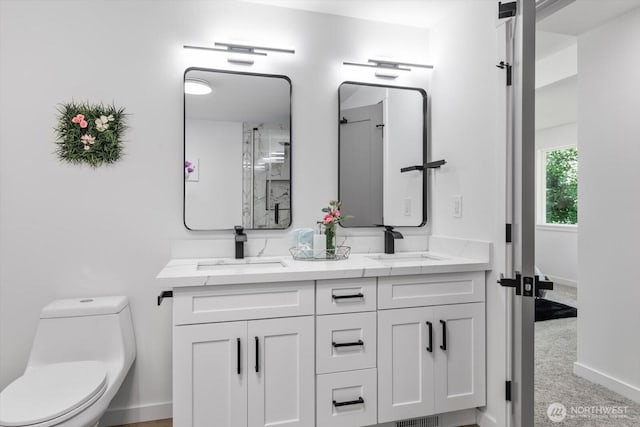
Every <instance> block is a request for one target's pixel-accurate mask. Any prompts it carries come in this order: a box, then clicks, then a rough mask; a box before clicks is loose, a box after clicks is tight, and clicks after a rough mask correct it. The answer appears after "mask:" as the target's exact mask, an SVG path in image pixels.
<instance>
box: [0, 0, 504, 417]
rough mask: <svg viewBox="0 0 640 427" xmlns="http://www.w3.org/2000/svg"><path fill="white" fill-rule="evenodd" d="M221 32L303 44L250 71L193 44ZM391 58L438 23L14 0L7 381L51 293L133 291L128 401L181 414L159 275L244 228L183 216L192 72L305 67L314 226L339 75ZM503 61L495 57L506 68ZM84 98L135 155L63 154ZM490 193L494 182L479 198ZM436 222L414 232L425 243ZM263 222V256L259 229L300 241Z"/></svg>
mask: <svg viewBox="0 0 640 427" xmlns="http://www.w3.org/2000/svg"><path fill="white" fill-rule="evenodd" d="M490 9H491V13H486V14H485V15H486V16H487V17H489V16H492V15H493V13H494V11H493V9H494V8H493V5H492V7H491V8H490ZM485 15H483V16H485ZM473 21H475V19H474V20H472V22H473ZM455 27H456V29H455V31H453V30H452V34H456V33H457V32H458V31H459V30H458V26H457V25H456V26H455ZM214 40H219V41H230V40H235V41H238V40H243V41H245V42H249V43H251V42H253V43H257V44H261V45H273V46H282V47H289V46H291V47H293V48H295V49H296V54H295V55H286V54H276V53H274V54H271V53H270V54H269V56H268V57H264V58H261V57H256V58H255V60H256V63H255V65H254V66H253V67H249V68H247V67H241V66H232V65H230V64H228V63H227V62H226V55H224V54H216V53H211V52H199V51H187V50H184V49H183V48H182V45H183V44H199V45H205V44H211V43H212V42H213V41H214ZM460 40H461V39H460ZM385 56H386V57H398V58H401V59H406V60H408V61H409V62H429V58H430V42H429V33H428V31H426V30H421V29H417V28H410V27H400V26H394V25H385V24H380V23H370V22H366V21H360V20H355V19H349V18H340V17H336V16H331V15H318V14H312V13H307V12H299V11H294V10H288V9H279V8H272V7H267V6H259V5H255V4H247V3H240V2H226V1H215V2H177V1H163V2H157V1H150V0H140V1H135V2H120V1H108V2H106V1H85V2H82V7H79V3H78V2H77V1H72V0H69V1H28V2H25V1H10V0H8V1H1V2H0V94H1V96H0V236H2V238H1V239H0V263H1V264H0V361H1V362H0V387H4V386H6V385H7V384H8V383H9V382H10V381H11V380H13V379H14V378H16V377H17V376H19V375H20V374H21V373H22V371H23V369H24V366H25V363H26V360H27V355H28V352H29V349H30V346H31V341H32V339H33V336H34V333H35V328H36V324H37V319H38V315H39V312H40V309H41V308H42V307H43V306H44V305H45V304H47V303H48V302H50V301H51V300H53V299H55V298H63V297H77V296H80V295H109V294H124V295H128V296H129V298H130V301H131V308H132V312H133V321H134V326H135V331H136V342H137V348H138V359H137V361H136V364H135V367H134V368H133V372H132V374H131V375H130V376H129V377H128V379H127V381H126V382H125V384H124V385H123V387H122V389H121V391H120V393H119V394H118V396H117V397H116V399H115V401H114V403H113V406H115V407H127V406H134V407H142V409H141V410H140V411H141V412H140V418H145V417H156V416H166V415H168V410H169V408H170V405H169V404H165V405H163V403H167V402H169V401H170V400H171V375H170V373H171V327H170V325H171V302H170V301H169V302H168V303H165V304H164V305H163V306H162V307H159V308H158V307H156V305H155V296H156V295H157V294H158V292H159V290H160V289H161V287H162V284H161V283H159V282H158V281H157V280H156V279H155V275H156V274H157V273H158V272H159V271H160V269H161V268H162V267H163V266H164V264H165V263H166V262H167V261H168V259H169V257H170V254H171V246H172V241H174V240H176V241H177V245H178V246H179V247H180V248H182V249H183V252H182V253H191V254H201V251H202V250H203V248H206V249H207V250H209V251H211V252H216V253H219V254H223V255H224V254H226V255H227V256H229V255H230V254H231V253H232V251H233V241H232V235H231V234H230V233H228V232H210V233H195V232H188V231H187V230H185V229H184V227H183V225H182V185H183V164H182V161H183V156H182V76H183V72H184V70H185V69H186V68H187V67H189V66H201V67H209V68H222V69H236V70H247V71H252V72H263V73H275V74H286V75H288V76H290V77H291V79H292V82H293V108H292V111H293V129H292V132H293V136H292V153H293V163H292V167H293V220H294V224H293V227H294V228H295V227H301V226H308V225H312V224H315V221H316V220H317V219H319V218H320V214H321V212H320V209H321V208H322V207H323V206H326V205H327V203H328V201H329V200H330V199H332V198H334V197H336V194H337V161H336V159H337V152H338V144H337V135H338V121H337V120H336V117H337V115H338V97H337V93H338V86H339V84H340V83H341V82H342V81H345V80H355V81H365V82H366V81H369V82H376V80H375V77H374V76H373V70H371V69H366V68H358V67H346V66H343V65H342V61H343V60H353V59H356V60H366V59H367V58H372V57H385ZM481 59H482V60H483V61H485V62H486V61H487V59H486V58H481ZM489 62H491V64H487V66H486V69H492V68H493V63H492V61H489ZM429 75H430V74H429V72H428V71H425V70H414V71H412V72H411V73H406V74H405V75H403V76H402V77H400V78H399V79H398V80H397V83H398V84H399V85H406V86H416V87H426V88H427V89H429V88H428V87H427V86H428V81H429ZM443 96H449V95H447V94H446V92H444V93H443ZM71 99H75V100H76V101H82V100H88V101H90V102H101V101H102V102H105V103H110V102H114V103H115V104H116V105H118V106H122V107H125V108H126V111H127V113H129V114H130V115H129V116H128V120H129V124H130V126H131V127H130V129H129V130H128V131H127V133H126V135H125V139H126V146H125V151H126V155H125V157H124V159H123V160H122V161H121V162H119V163H117V164H116V165H114V166H112V167H103V168H98V169H95V170H93V169H90V168H87V167H81V166H71V165H67V164H63V163H60V162H59V161H58V160H57V159H56V158H55V156H54V155H53V152H54V148H55V146H54V144H53V141H54V135H53V132H52V129H53V127H54V125H55V118H56V105H57V104H58V103H61V102H66V101H70V100H71ZM458 143H459V144H461V143H463V141H462V140H459V142H458ZM458 149H460V147H459V146H458ZM453 164H454V165H455V164H456V162H454V163H453ZM482 170H483V171H486V170H491V169H490V168H486V169H485V168H484V167H483V168H482ZM465 179H467V178H465ZM488 192H489V190H488V189H487V190H484V191H480V194H478V200H484V199H483V197H484V196H485V195H486V193H488ZM473 211H474V210H473V209H471V211H470V215H471V214H472V213H473ZM480 221H482V219H480ZM468 230H472V229H471V228H470V227H465V228H464V229H461V230H459V231H458V232H457V233H456V234H457V235H460V233H464V232H466V231H468ZM443 231H446V230H443ZM427 232H428V228H421V229H410V230H407V231H405V230H403V233H404V234H405V236H410V235H415V236H416V237H417V238H421V237H422V239H421V240H422V241H425V243H424V244H425V245H426V239H424V236H425V235H426V233H427ZM346 233H350V234H351V235H352V236H359V237H358V238H362V239H365V238H369V239H370V240H371V241H372V242H375V244H374V245H373V246H372V248H373V249H374V250H376V249H377V250H381V249H382V245H383V239H382V233H381V232H380V231H379V230H373V229H371V230H357V231H346V230H342V229H341V230H340V231H339V234H343V235H344V234H346ZM248 234H249V240H250V242H249V244H248V247H247V249H248V253H249V254H252V253H253V254H255V253H256V252H255V251H257V250H260V249H261V248H262V242H259V241H258V237H260V238H270V239H273V240H275V242H274V243H277V242H279V241H282V242H283V243H281V244H280V246H278V245H277V244H270V246H269V248H270V250H271V248H274V247H276V248H282V250H283V251H286V247H287V246H288V245H287V244H286V243H284V242H286V241H287V240H288V236H287V233H286V232H283V231H272V232H266V231H260V232H249V233H248ZM471 234H472V236H471V237H474V236H475V237H482V236H487V234H486V233H473V232H472V233H471ZM353 240H356V239H355V238H354V239H353ZM409 242H411V239H407V238H405V240H404V241H402V242H399V243H398V244H397V249H398V250H404V248H405V245H407V244H408V243H409ZM258 243H259V246H258ZM174 253H175V252H174ZM283 253H285V252H283ZM163 411H165V412H163Z"/></svg>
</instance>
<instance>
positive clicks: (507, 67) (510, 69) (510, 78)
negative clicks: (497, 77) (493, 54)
mask: <svg viewBox="0 0 640 427" xmlns="http://www.w3.org/2000/svg"><path fill="white" fill-rule="evenodd" d="M496 67H498V68H500V69H501V70H505V72H506V73H507V86H511V85H513V67H512V66H511V64H509V63H508V62H504V61H500V63H499V64H498V65H496Z"/></svg>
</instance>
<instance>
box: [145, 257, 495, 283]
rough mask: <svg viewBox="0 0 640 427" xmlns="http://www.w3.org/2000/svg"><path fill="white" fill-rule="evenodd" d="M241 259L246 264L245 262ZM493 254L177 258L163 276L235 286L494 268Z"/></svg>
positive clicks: (164, 279)
mask: <svg viewBox="0 0 640 427" xmlns="http://www.w3.org/2000/svg"><path fill="white" fill-rule="evenodd" d="M239 262H240V263H239ZM490 268H491V264H490V261H489V256H488V254H487V256H486V257H484V256H483V257H481V258H475V257H474V258H464V257H461V256H458V255H455V256H454V255H450V254H445V253H437V252H401V253H396V254H393V255H385V254H376V253H367V254H351V256H350V257H349V259H346V260H341V261H297V260H294V259H293V258H292V257H291V256H274V257H249V258H245V259H244V260H234V259H233V258H189V259H172V260H170V261H169V263H168V264H167V265H166V266H165V267H164V268H163V269H162V271H160V273H159V274H158V276H157V278H158V279H162V280H160V281H159V283H160V285H161V286H163V287H172V288H179V287H188V286H205V285H233V284H244V283H272V282H291V281H303V280H322V279H347V278H358V277H381V276H397V275H413V274H432V273H453V272H465V271H481V270H489V269H490Z"/></svg>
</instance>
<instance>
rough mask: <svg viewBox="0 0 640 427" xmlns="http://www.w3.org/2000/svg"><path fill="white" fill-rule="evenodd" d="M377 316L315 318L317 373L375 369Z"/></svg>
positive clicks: (351, 315)
mask: <svg viewBox="0 0 640 427" xmlns="http://www.w3.org/2000/svg"><path fill="white" fill-rule="evenodd" d="M376 342H377V341H376V312H375V311H374V312H367V313H350V314H335V315H331V316H317V317H316V372H317V373H319V374H326V373H329V372H339V371H349V370H352V369H366V368H375V366H376V348H377V344H376Z"/></svg>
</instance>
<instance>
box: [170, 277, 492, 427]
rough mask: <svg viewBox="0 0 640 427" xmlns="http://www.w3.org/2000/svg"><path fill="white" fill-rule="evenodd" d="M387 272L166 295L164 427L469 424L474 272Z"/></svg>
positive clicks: (479, 325)
mask: <svg viewBox="0 0 640 427" xmlns="http://www.w3.org/2000/svg"><path fill="white" fill-rule="evenodd" d="M406 271H416V269H413V270H406ZM417 271H420V270H419V269H418V270H417ZM391 272H393V270H391ZM321 273H322V272H321ZM389 273H390V272H389V271H387V272H386V274H385V275H382V276H375V275H372V277H362V276H366V275H365V274H364V273H363V274H361V275H360V276H358V277H347V278H341V279H335V278H326V279H322V278H314V276H312V275H311V274H309V275H306V276H304V275H298V276H297V277H305V279H307V280H302V281H301V280H298V281H281V282H273V283H248V284H246V283H240V284H237V285H218V284H216V285H205V286H187V287H175V288H174V291H173V297H174V304H173V342H174V345H173V399H174V400H173V418H174V425H176V426H180V427H201V426H203V427H204V426H207V427H210V426H215V427H266V426H276V425H277V426H281V427H358V426H373V425H376V424H379V423H386V422H395V421H400V420H407V419H415V418H421V417H429V416H431V415H436V414H438V416H441V415H444V414H449V413H451V415H452V416H454V417H456V416H458V417H459V416H460V415H461V414H460V413H462V415H463V416H464V417H466V418H464V419H465V420H470V421H469V422H473V417H474V412H473V408H476V407H480V406H484V405H485V403H486V402H485V399H486V397H485V387H486V378H485V376H486V373H485V363H486V362H485V273H484V271H470V272H464V271H462V272H449V273H442V272H437V273H436V272H433V273H428V274H426V273H421V274H406V275H397V274H389ZM458 412H460V413H458ZM454 413H455V414H454ZM458 419H460V418H458ZM452 425H453V424H452Z"/></svg>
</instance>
